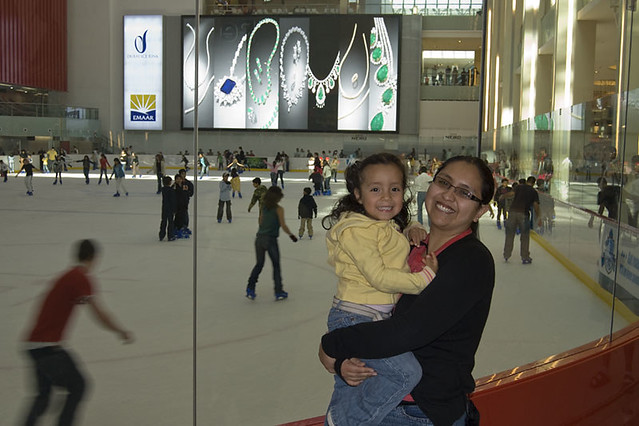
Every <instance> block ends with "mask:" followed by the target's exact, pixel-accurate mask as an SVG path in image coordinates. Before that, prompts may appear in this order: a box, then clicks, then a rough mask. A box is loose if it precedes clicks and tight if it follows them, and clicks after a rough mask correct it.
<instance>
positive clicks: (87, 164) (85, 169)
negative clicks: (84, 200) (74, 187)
mask: <svg viewBox="0 0 639 426" xmlns="http://www.w3.org/2000/svg"><path fill="white" fill-rule="evenodd" d="M76 163H82V173H84V183H86V184H87V185H88V184H89V170H90V169H91V164H93V165H95V163H94V162H93V161H91V159H90V158H89V156H88V155H85V156H84V158H83V159H82V160H77V161H76Z"/></svg>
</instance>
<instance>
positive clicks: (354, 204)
mask: <svg viewBox="0 0 639 426" xmlns="http://www.w3.org/2000/svg"><path fill="white" fill-rule="evenodd" d="M375 164H391V165H395V166H397V168H398V169H399V171H400V172H401V173H402V188H403V189H404V203H403V205H402V210H401V211H400V212H399V213H398V214H397V216H395V217H394V218H393V220H394V221H395V223H397V225H398V226H399V227H400V229H401V230H402V231H403V230H404V228H405V227H406V225H408V223H409V222H410V210H409V208H408V207H409V205H410V203H411V202H412V200H413V197H412V194H410V191H409V189H408V176H407V175H406V168H405V167H404V163H402V160H401V159H400V158H399V157H397V156H396V155H393V154H390V153H387V152H380V153H378V154H373V155H369V156H368V157H366V158H364V159H363V160H358V161H356V162H355V163H353V164H351V165H350V166H348V167H347V168H346V170H345V171H344V177H345V179H346V189H347V190H348V194H346V195H344V196H343V197H342V198H340V199H339V200H338V201H337V203H336V204H335V206H334V207H333V210H331V212H330V214H329V215H328V216H325V217H324V218H323V219H322V227H324V229H331V228H332V227H333V225H335V224H336V223H337V222H338V221H339V218H340V216H341V215H342V213H344V212H356V213H361V214H366V212H365V211H364V206H362V205H361V204H360V203H359V202H358V201H357V198H356V197H355V189H360V188H361V186H362V173H363V172H364V169H365V168H366V167H368V166H372V165H375Z"/></svg>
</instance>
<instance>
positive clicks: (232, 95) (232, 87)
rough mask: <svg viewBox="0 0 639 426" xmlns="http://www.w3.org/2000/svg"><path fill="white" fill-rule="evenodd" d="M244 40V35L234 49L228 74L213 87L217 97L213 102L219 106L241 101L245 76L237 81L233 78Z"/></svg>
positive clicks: (245, 36)
mask: <svg viewBox="0 0 639 426" xmlns="http://www.w3.org/2000/svg"><path fill="white" fill-rule="evenodd" d="M246 38H247V35H246V34H244V36H243V37H242V40H240V43H239V44H238V45H237V49H235V56H233V62H232V63H231V69H230V70H229V74H228V75H225V76H224V77H223V78H221V79H220V80H218V82H217V85H216V86H215V94H216V95H217V96H216V97H215V101H216V102H217V103H219V104H220V105H221V106H231V105H233V104H235V103H236V102H237V101H239V100H240V99H242V95H243V92H244V80H246V74H245V75H244V77H242V78H241V79H239V80H238V78H237V77H236V76H235V65H236V64H237V58H238V57H239V56H240V52H241V50H242V46H244V43H245V42H246Z"/></svg>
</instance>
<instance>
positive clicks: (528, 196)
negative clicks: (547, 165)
mask: <svg viewBox="0 0 639 426" xmlns="http://www.w3.org/2000/svg"><path fill="white" fill-rule="evenodd" d="M536 180H537V179H536V178H535V177H534V176H530V177H529V178H528V179H526V183H525V184H521V185H517V187H516V188H515V190H514V191H512V192H508V193H506V194H504V195H502V196H501V199H503V200H506V199H508V198H512V199H513V200H512V204H511V205H510V209H509V210H508V219H507V220H506V242H505V243H504V261H506V262H508V259H510V255H511V254H512V252H513V243H514V241H515V233H516V231H517V229H518V228H519V231H520V232H521V234H520V240H519V241H520V254H521V263H523V264H524V265H528V264H530V263H532V258H531V257H530V209H531V207H532V208H533V209H534V210H535V217H536V218H538V219H537V225H538V226H541V225H542V221H541V210H540V209H539V194H538V193H537V191H535V188H534V186H535V181H536Z"/></svg>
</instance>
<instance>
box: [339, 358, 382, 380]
mask: <svg viewBox="0 0 639 426" xmlns="http://www.w3.org/2000/svg"><path fill="white" fill-rule="evenodd" d="M341 373H342V378H343V379H344V381H345V382H346V383H347V384H349V385H351V386H359V385H360V384H362V382H363V381H364V380H366V379H368V378H369V377H373V376H377V372H376V371H375V370H373V369H372V368H370V367H367V366H366V364H364V362H362V360H360V359H357V358H349V359H347V360H346V361H344V362H343V363H342V368H341Z"/></svg>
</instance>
